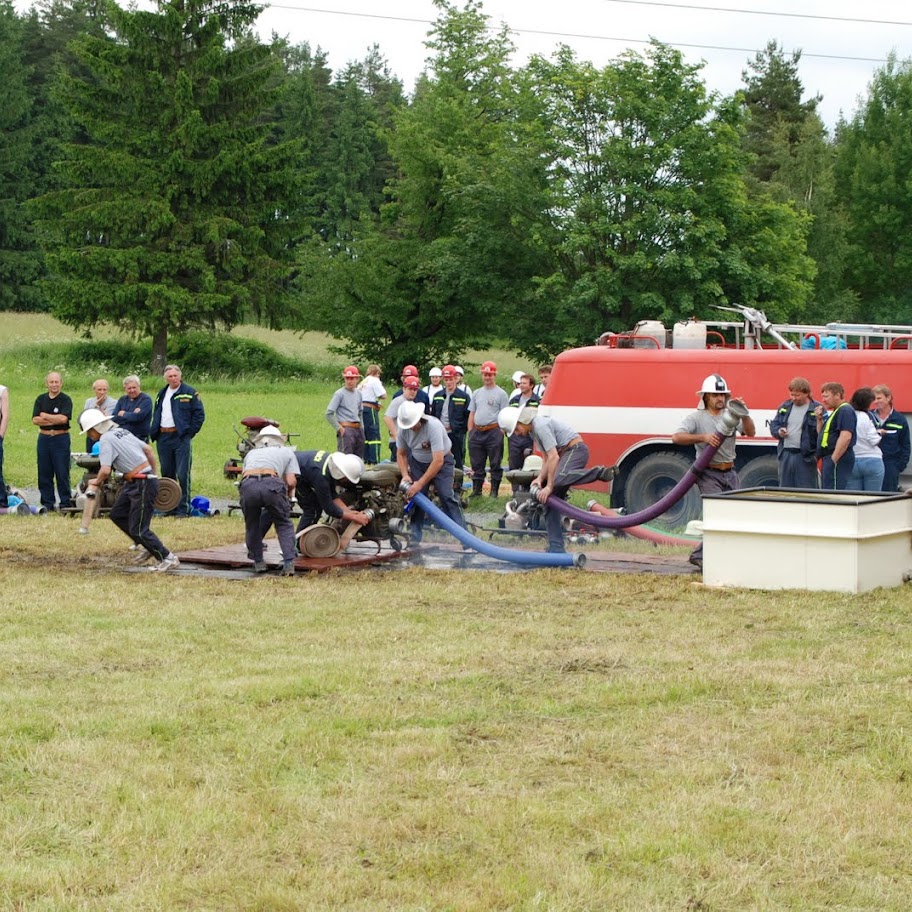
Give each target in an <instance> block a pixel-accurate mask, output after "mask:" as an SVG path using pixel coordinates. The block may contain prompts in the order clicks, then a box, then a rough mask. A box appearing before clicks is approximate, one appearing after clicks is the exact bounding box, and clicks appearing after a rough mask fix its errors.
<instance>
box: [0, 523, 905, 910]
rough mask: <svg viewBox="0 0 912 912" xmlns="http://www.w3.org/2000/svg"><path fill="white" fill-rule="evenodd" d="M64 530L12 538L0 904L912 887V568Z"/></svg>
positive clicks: (0, 573)
mask: <svg viewBox="0 0 912 912" xmlns="http://www.w3.org/2000/svg"><path fill="white" fill-rule="evenodd" d="M156 527H157V529H158V531H159V533H160V534H161V535H162V537H163V538H164V540H165V541H166V542H167V543H168V544H170V545H171V546H172V547H175V548H178V549H180V548H186V547H188V546H191V545H197V544H213V543H216V542H218V541H235V540H236V539H237V530H238V525H237V523H236V522H232V521H229V520H227V519H226V518H218V519H214V520H210V521H206V522H183V523H180V522H177V521H173V520H162V521H159V522H158V523H157V524H156ZM73 529H74V527H73V526H72V524H68V523H67V521H66V520H64V519H63V518H60V517H48V518H46V519H39V518H35V519H18V518H10V519H7V522H6V524H5V526H4V532H3V538H2V539H0V542H2V547H0V552H2V553H0V589H2V591H3V592H4V595H5V597H4V600H3V602H2V607H0V629H2V630H3V635H2V637H0V669H2V670H0V680H2V687H0V743H2V747H3V750H2V755H0V907H3V908H10V909H13V908H22V909H30V910H58V909H60V910H63V909H67V910H69V909H104V910H131V912H136V910H146V909H149V910H152V909H213V910H214V909H243V910H275V909H288V910H296V909H346V910H416V912H417V910H419V909H434V910H491V909H520V910H537V909H556V910H584V909H585V910H602V909H630V910H639V909H669V910H672V909H719V910H733V909H796V908H801V909H824V908H844V909H872V910H873V909H877V910H884V909H895V910H900V909H906V908H908V896H909V889H910V886H912V883H910V880H912V878H910V869H909V863H908V856H909V848H910V846H909V842H910V839H909V832H910V824H912V819H910V817H912V810H910V808H912V804H910V801H909V787H910V786H909V782H910V781H912V779H910V777H912V749H910V742H909V739H908V732H907V731H906V729H907V728H908V721H909V714H908V698H907V691H908V677H909V672H908V655H909V653H910V651H912V626H910V623H909V618H908V593H906V592H904V591H901V590H895V591H891V592H877V593H873V594H869V595H868V596H866V597H865V598H864V599H860V598H853V597H847V596H833V595H830V596H827V597H821V596H819V595H811V594H796V593H788V592H786V593H780V594H778V595H776V596H775V597H771V596H770V595H769V594H768V593H745V592H739V591H722V592H707V591H706V590H705V589H704V588H703V587H702V586H700V585H697V584H694V583H693V582H692V581H690V580H686V579H674V578H648V577H643V576H614V577H613V576H602V575H598V576H597V575H594V574H586V573H578V572H557V571H536V572H532V573H526V574H521V575H517V574H512V575H506V576H497V575H490V574H478V573H472V572H465V573H459V574H455V573H442V572H426V571H419V570H406V571H400V572H396V573H385V574H379V575H375V574H371V573H360V574H336V575H331V576H324V577H314V578H309V579H301V578H299V579H296V580H282V579H279V578H269V579H260V580H256V581H251V582H250V583H239V582H237V581H231V580H218V579H206V578H193V577H184V576H178V577H173V576H169V577H165V578H158V577H154V576H139V575H136V574H126V573H120V572H117V571H118V569H119V568H120V567H122V566H123V565H124V564H125V562H126V561H127V552H126V550H125V544H126V542H125V539H124V538H123V537H122V536H121V535H120V533H118V532H117V530H116V529H114V528H113V527H112V525H111V524H110V523H107V522H104V521H100V522H97V523H95V524H94V525H93V527H92V534H91V535H90V536H88V537H85V538H83V537H80V536H77V535H75V534H74V531H73ZM13 535H15V541H13ZM51 574H53V576H51Z"/></svg>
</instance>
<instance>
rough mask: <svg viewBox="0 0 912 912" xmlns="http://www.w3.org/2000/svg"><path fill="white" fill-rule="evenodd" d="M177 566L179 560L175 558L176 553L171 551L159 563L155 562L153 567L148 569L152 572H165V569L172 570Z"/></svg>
mask: <svg viewBox="0 0 912 912" xmlns="http://www.w3.org/2000/svg"><path fill="white" fill-rule="evenodd" d="M179 566H180V561H179V560H178V559H177V555H176V554H174V553H173V552H169V553H168V555H167V556H166V557H165V559H164V560H163V561H162V562H161V563H160V564H156V565H155V566H154V567H150V568H149V570H150V571H151V572H152V573H165V572H166V571H168V570H174V569H175V568H177V567H179Z"/></svg>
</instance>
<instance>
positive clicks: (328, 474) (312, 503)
mask: <svg viewBox="0 0 912 912" xmlns="http://www.w3.org/2000/svg"><path fill="white" fill-rule="evenodd" d="M295 456H296V457H297V474H298V506H299V507H300V508H301V519H300V520H299V521H298V532H301V531H302V530H303V529H306V528H307V527H308V526H312V525H313V524H314V523H315V522H316V521H317V520H318V519H319V518H320V516H321V514H323V513H325V514H326V515H327V516H331V517H332V518H333V519H342V520H345V522H356V523H358V524H359V525H361V526H366V525H367V524H368V523H369V522H370V519H369V517H368V516H367V514H366V513H364V512H362V511H361V510H350V509H349V507H348V505H347V504H346V503H345V501H344V500H342V498H341V497H340V496H339V485H345V484H352V485H356V484H357V483H358V482H359V481H360V480H361V475H362V474H363V473H364V463H363V462H362V461H361V460H360V459H359V458H358V457H357V456H355V455H354V454H353V453H331V452H330V451H329V450H305V451H304V452H298V453H295Z"/></svg>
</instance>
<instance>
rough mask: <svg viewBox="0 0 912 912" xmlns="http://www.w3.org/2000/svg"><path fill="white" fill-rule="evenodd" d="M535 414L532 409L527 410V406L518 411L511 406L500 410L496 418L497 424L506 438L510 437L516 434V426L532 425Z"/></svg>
mask: <svg viewBox="0 0 912 912" xmlns="http://www.w3.org/2000/svg"><path fill="white" fill-rule="evenodd" d="M536 414H537V413H536V410H535V409H534V408H529V407H528V406H527V407H526V408H522V409H519V408H516V406H515V405H511V406H507V407H506V408H505V409H501V410H500V413H499V414H498V416H497V423H498V424H499V425H500V429H501V430H502V431H503V432H504V433H505V434H506V435H507V437H512V436H513V434H514V433H515V432H516V425H517V424H532V422H533V421H534V420H535V415H536Z"/></svg>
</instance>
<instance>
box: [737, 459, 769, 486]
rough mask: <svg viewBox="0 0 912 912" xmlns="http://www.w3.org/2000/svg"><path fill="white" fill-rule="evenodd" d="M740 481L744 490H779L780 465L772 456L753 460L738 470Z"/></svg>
mask: <svg viewBox="0 0 912 912" xmlns="http://www.w3.org/2000/svg"><path fill="white" fill-rule="evenodd" d="M738 481H740V482H741V487H742V488H778V487H779V465H778V463H777V461H776V457H775V456H773V455H772V454H767V455H766V456H758V457H757V458H756V459H752V460H751V461H750V462H749V463H748V464H747V465H746V466H745V467H744V468H743V469H739V470H738Z"/></svg>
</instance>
